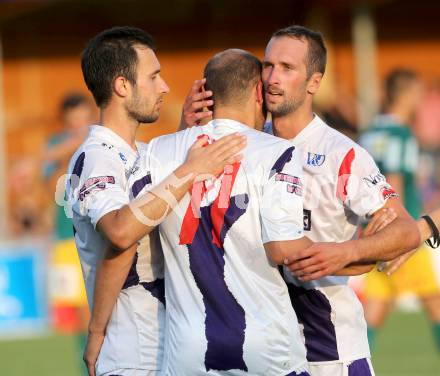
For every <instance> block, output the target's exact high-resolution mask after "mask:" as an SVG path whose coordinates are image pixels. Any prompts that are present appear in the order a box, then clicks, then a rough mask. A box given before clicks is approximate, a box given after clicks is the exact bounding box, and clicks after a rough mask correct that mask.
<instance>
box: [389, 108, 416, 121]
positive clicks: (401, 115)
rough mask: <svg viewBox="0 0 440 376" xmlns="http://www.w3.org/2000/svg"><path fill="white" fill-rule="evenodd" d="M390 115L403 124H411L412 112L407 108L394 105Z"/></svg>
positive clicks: (390, 109)
mask: <svg viewBox="0 0 440 376" xmlns="http://www.w3.org/2000/svg"><path fill="white" fill-rule="evenodd" d="M388 113H389V114H390V115H392V116H393V117H395V118H396V119H397V120H398V121H399V122H400V123H402V124H409V123H410V122H411V110H410V109H408V107H407V106H400V105H394V106H390V107H389V109H388Z"/></svg>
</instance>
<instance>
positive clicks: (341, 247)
mask: <svg viewBox="0 0 440 376" xmlns="http://www.w3.org/2000/svg"><path fill="white" fill-rule="evenodd" d="M351 255H352V252H351V251H350V249H349V248H348V247H347V246H346V244H345V243H315V244H313V245H312V246H310V247H309V248H307V249H304V250H301V251H299V252H297V253H296V254H295V256H294V257H290V258H288V259H286V260H285V261H284V264H285V265H286V266H287V267H288V269H289V270H290V271H291V272H292V274H293V275H294V276H295V277H297V278H298V279H299V280H301V281H303V282H307V281H312V280H315V279H319V278H322V277H326V276H329V275H334V274H335V273H336V272H337V271H339V270H341V269H343V268H344V267H345V266H347V265H348V264H349V263H350V262H352V257H351Z"/></svg>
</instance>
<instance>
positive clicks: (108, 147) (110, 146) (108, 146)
mask: <svg viewBox="0 0 440 376" xmlns="http://www.w3.org/2000/svg"><path fill="white" fill-rule="evenodd" d="M101 146H104V147H105V148H107V149H109V150H111V149H113V148H114V146H113V145H109V144H106V143H105V142H103V143H102V144H101Z"/></svg>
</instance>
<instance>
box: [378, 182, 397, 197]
mask: <svg viewBox="0 0 440 376" xmlns="http://www.w3.org/2000/svg"><path fill="white" fill-rule="evenodd" d="M380 193H381V194H382V197H383V198H384V200H386V199H388V198H390V197H399V195H398V194H397V193H396V192H395V191H394V189H393V188H391V186H390V185H387V186H385V187H382V188H381V190H380Z"/></svg>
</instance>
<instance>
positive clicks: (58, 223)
mask: <svg viewBox="0 0 440 376" xmlns="http://www.w3.org/2000/svg"><path fill="white" fill-rule="evenodd" d="M60 117H61V121H62V123H63V130H62V131H61V132H60V133H57V134H55V135H53V136H52V137H51V138H50V139H49V141H48V142H47V144H46V148H45V150H44V153H43V157H42V163H43V165H42V168H43V171H42V173H43V176H44V179H45V181H46V183H47V185H48V186H49V187H50V189H51V190H53V192H55V191H56V190H58V191H60V192H61V194H62V192H64V183H63V182H64V180H63V179H62V176H63V175H64V174H65V171H66V170H67V165H68V163H69V160H70V158H71V157H72V155H73V154H74V152H75V150H76V149H77V148H78V147H79V145H81V143H82V142H83V141H84V139H85V137H86V136H87V133H88V126H89V125H90V124H92V123H93V122H94V120H95V118H94V117H95V111H94V108H93V105H92V103H91V102H90V100H89V99H88V98H87V97H86V96H85V95H83V94H79V93H71V94H67V95H66V96H65V97H64V98H63V99H62V100H61V103H60ZM60 188H61V189H60ZM60 192H56V193H55V194H60ZM53 227H54V246H53V250H52V253H51V256H52V257H51V266H50V267H51V273H50V275H51V278H50V282H49V283H50V289H49V290H50V297H51V305H52V316H53V323H54V326H55V329H57V330H59V331H62V332H68V333H75V335H76V337H77V342H78V356H77V358H78V360H79V362H78V363H79V367H80V368H81V374H83V375H87V369H86V367H85V366H84V364H83V362H82V360H81V358H82V356H81V355H82V352H83V350H84V346H85V343H86V338H87V327H88V322H89V318H90V313H89V308H88V303H87V297H86V293H85V288H84V282H83V277H82V270H81V265H80V262H79V258H78V254H77V250H76V245H75V240H74V237H73V226H72V220H71V219H70V218H68V217H67V216H66V214H65V212H64V206H61V205H55V207H54V223H53Z"/></svg>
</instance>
